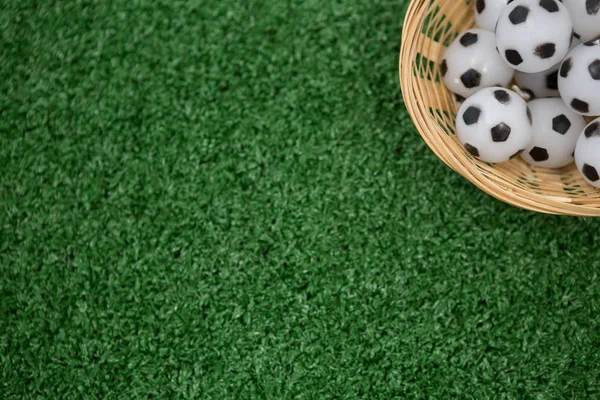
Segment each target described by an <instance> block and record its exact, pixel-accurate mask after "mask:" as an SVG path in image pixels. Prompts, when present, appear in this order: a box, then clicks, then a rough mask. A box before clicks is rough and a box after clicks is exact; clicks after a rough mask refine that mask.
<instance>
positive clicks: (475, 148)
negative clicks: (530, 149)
mask: <svg viewBox="0 0 600 400" xmlns="http://www.w3.org/2000/svg"><path fill="white" fill-rule="evenodd" d="M531 118H532V116H531V111H530V110H529V107H528V106H527V103H525V100H523V99H522V98H521V97H520V96H519V95H518V94H517V93H515V92H513V91H511V90H508V89H505V88H502V87H498V86H497V87H491V88H486V89H482V90H480V91H479V92H477V93H475V94H474V95H473V96H471V97H469V98H468V99H467V100H465V102H464V103H463V105H462V106H461V107H460V109H459V111H458V115H457V117H456V131H457V135H458V140H459V141H460V142H461V143H462V145H463V146H464V147H465V149H466V150H467V151H468V152H469V153H471V155H473V156H474V157H476V158H479V159H480V160H482V161H486V162H490V163H499V162H503V161H508V160H509V159H512V158H515V157H517V156H519V155H520V154H521V153H522V152H523V151H524V150H525V148H526V147H527V145H528V144H529V142H530V141H531V138H532V120H531Z"/></svg>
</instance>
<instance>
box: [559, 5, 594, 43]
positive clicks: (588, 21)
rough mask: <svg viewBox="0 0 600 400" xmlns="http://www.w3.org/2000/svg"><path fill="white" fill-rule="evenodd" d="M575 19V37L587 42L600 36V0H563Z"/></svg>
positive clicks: (573, 19)
mask: <svg viewBox="0 0 600 400" xmlns="http://www.w3.org/2000/svg"><path fill="white" fill-rule="evenodd" d="M562 3H563V4H564V5H565V6H566V7H567V9H568V10H569V13H570V14H571V20H572V21H573V29H574V30H575V37H579V38H580V39H581V40H582V41H584V42H586V41H588V40H592V39H594V38H596V37H598V36H600V0H562Z"/></svg>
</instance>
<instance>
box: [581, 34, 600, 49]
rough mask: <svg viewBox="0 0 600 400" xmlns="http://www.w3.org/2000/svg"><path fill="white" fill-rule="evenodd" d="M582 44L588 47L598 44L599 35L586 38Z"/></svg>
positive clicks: (599, 42) (599, 41)
mask: <svg viewBox="0 0 600 400" xmlns="http://www.w3.org/2000/svg"><path fill="white" fill-rule="evenodd" d="M583 45H584V46H588V47H594V46H600V36H598V37H597V38H594V39H592V40H588V41H587V42H585V43H584V44H583Z"/></svg>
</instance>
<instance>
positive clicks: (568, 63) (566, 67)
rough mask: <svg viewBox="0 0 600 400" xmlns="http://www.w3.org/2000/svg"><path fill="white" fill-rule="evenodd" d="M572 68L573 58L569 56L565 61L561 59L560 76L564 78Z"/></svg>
mask: <svg viewBox="0 0 600 400" xmlns="http://www.w3.org/2000/svg"><path fill="white" fill-rule="evenodd" d="M572 68H573V60H572V59H571V58H570V57H569V58H567V59H566V60H565V61H563V63H562V65H561V66H560V76H562V77H563V78H566V77H567V76H569V72H571V69H572Z"/></svg>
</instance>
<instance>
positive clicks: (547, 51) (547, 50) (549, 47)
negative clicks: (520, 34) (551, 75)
mask: <svg viewBox="0 0 600 400" xmlns="http://www.w3.org/2000/svg"><path fill="white" fill-rule="evenodd" d="M555 53H556V45H555V44H554V43H544V44H540V45H539V46H538V47H536V48H535V52H534V54H535V55H536V56H537V57H539V58H541V59H543V60H545V59H547V58H550V57H552V56H553V55H554V54H555Z"/></svg>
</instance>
